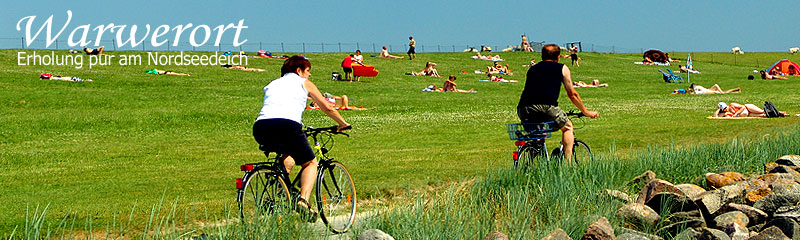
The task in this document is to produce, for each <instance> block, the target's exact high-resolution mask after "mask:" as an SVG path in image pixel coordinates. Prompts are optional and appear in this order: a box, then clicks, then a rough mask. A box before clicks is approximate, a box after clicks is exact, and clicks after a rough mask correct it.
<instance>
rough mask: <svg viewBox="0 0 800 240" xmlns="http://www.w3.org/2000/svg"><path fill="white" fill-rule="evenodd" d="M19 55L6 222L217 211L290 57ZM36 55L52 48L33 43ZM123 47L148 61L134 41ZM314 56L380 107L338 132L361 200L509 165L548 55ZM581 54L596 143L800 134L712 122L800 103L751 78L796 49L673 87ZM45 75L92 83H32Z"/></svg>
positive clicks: (11, 71) (625, 151)
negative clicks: (524, 97) (40, 216)
mask: <svg viewBox="0 0 800 240" xmlns="http://www.w3.org/2000/svg"><path fill="white" fill-rule="evenodd" d="M18 51H21V50H1V51H0V59H3V61H0V89H3V90H2V94H0V149H2V151H0V196H2V197H0V215H2V216H6V217H5V218H4V219H3V221H0V232H7V231H9V230H10V229H13V228H14V226H16V225H21V224H23V223H24V222H25V211H26V208H27V207H35V206H37V205H47V204H50V208H49V213H48V214H49V215H51V216H63V215H65V214H67V213H70V212H80V213H87V214H90V215H92V216H95V217H96V218H97V219H98V220H97V221H98V222H108V221H110V220H109V219H110V218H112V217H113V215H114V214H115V213H119V212H126V211H130V209H131V208H133V206H134V205H137V206H152V205H154V204H157V203H158V202H159V201H160V200H162V199H163V198H164V197H165V198H167V199H178V200H179V202H181V203H183V204H182V205H181V207H186V208H191V209H195V210H196V211H198V213H197V214H200V213H199V212H202V211H206V212H212V213H214V212H219V211H220V210H221V209H224V208H233V207H235V188H234V179H236V178H237V177H241V173H240V172H239V171H238V166H239V165H241V164H242V163H246V162H256V161H261V160H262V159H263V154H262V153H261V152H259V151H258V149H257V145H256V143H255V141H254V140H253V138H252V135H251V127H252V123H253V121H254V119H255V117H256V115H257V113H258V110H259V108H260V107H261V101H262V97H263V92H262V88H263V87H264V86H265V85H266V84H268V83H269V81H271V80H273V79H275V78H277V77H278V75H279V72H280V71H279V68H280V65H281V64H282V62H283V61H282V60H273V59H250V60H249V67H255V68H263V69H266V70H267V71H266V72H244V71H238V70H229V69H225V68H221V67H218V66H158V68H159V69H166V70H172V71H175V72H185V73H190V74H191V75H192V76H190V77H179V76H154V75H149V74H145V70H146V69H151V68H153V67H154V66H147V65H141V66H119V65H117V64H116V63H115V64H112V65H110V66H94V67H93V68H92V69H88V68H86V67H84V68H82V69H75V68H74V67H71V66H18V65H17V52H18ZM28 52H32V51H31V50H28ZM42 52H46V53H48V54H49V51H43V50H37V53H39V54H41V53H42ZM56 54H67V53H65V52H58V53H56ZM113 54H116V55H123V54H140V55H143V56H144V57H145V58H146V55H145V54H144V53H140V52H114V53H113ZM172 54H177V53H172ZM197 54H206V53H197ZM365 55H367V56H368V55H370V54H369V53H365ZM685 55H686V54H684V53H680V54H679V53H673V54H672V56H673V57H678V58H682V57H684V56H685ZM306 56H307V57H309V58H310V59H311V64H312V73H313V76H312V77H311V78H312V80H313V81H314V82H315V83H316V84H317V85H318V87H319V88H320V89H321V90H322V91H323V92H330V93H333V94H335V95H341V94H346V95H348V96H349V97H350V98H353V101H351V105H354V106H364V107H372V106H375V107H376V109H375V110H369V111H342V115H343V116H344V118H345V119H346V120H347V121H349V122H350V123H351V124H353V126H354V129H353V131H352V132H351V135H352V137H350V138H337V139H336V146H335V148H334V149H333V150H332V153H331V154H330V155H331V156H334V157H336V158H337V160H340V161H342V162H343V163H344V164H345V165H346V166H347V167H348V169H349V170H350V171H351V173H352V174H353V177H354V178H355V182H356V188H357V190H358V192H359V197H362V198H365V199H367V198H383V197H386V196H394V195H397V194H402V193H404V192H406V191H409V190H418V189H425V188H427V187H428V186H438V185H441V184H444V183H447V182H451V181H457V180H459V179H464V178H472V177H475V176H481V175H482V174H484V173H486V172H487V171H489V170H493V169H499V168H508V167H509V166H510V165H511V162H510V160H509V152H510V151H512V148H513V144H512V142H511V141H509V140H508V137H507V134H506V132H505V123H510V122H515V121H517V117H516V110H515V106H516V103H517V101H518V100H519V95H520V92H521V91H522V87H523V85H524V80H525V72H526V71H527V69H526V68H524V67H522V65H523V64H526V63H528V61H529V60H530V59H531V58H537V59H539V54H538V53H501V56H502V57H503V58H504V59H506V61H504V62H503V63H504V64H508V65H509V67H510V68H511V69H512V70H514V73H515V75H513V76H508V77H506V79H515V80H520V83H516V84H513V83H492V82H488V83H487V82H479V81H478V80H479V79H486V76H485V75H479V74H473V73H472V72H473V71H474V70H485V67H486V66H488V65H489V64H490V63H491V62H488V61H482V60H473V59H471V58H470V56H471V54H468V53H429V54H419V55H418V58H417V59H415V60H413V61H409V60H392V59H380V58H370V57H367V59H365V62H366V63H367V64H371V65H374V66H375V67H376V69H378V70H380V74H379V75H378V76H377V77H374V78H362V79H361V82H353V83H350V82H335V81H330V73H331V72H341V68H339V64H340V62H341V60H342V58H343V57H344V56H345V54H343V53H322V54H306ZM712 56H713V57H712ZM581 57H582V58H584V60H583V61H582V62H581V66H580V67H571V69H572V73H573V80H574V81H579V80H580V81H585V82H589V81H591V80H592V79H595V78H596V79H599V80H600V81H601V82H603V83H608V84H610V85H611V86H610V87H608V88H598V89H579V90H578V91H579V92H580V94H581V97H582V98H583V100H584V102H585V103H586V105H587V106H588V107H589V108H590V109H593V110H597V111H599V112H600V118H598V119H592V120H587V121H586V122H585V125H584V127H583V128H581V129H579V130H577V136H579V137H580V138H581V139H583V140H585V141H586V142H588V143H589V144H590V145H591V146H592V149H593V150H594V151H595V152H596V153H598V154H615V155H618V156H632V154H633V153H635V152H637V151H640V150H642V149H646V148H648V147H667V146H672V145H678V146H682V145H685V144H691V145H697V144H703V143H709V142H724V141H727V140H730V139H732V138H735V137H760V136H762V135H764V134H775V133H780V132H785V131H793V130H794V129H797V127H796V126H797V124H798V123H800V118H798V117H788V118H781V119H754V120H708V119H705V118H704V117H706V116H709V115H710V114H711V113H712V112H713V111H714V109H715V106H716V103H717V102H719V101H725V102H738V103H754V104H756V105H762V104H763V102H764V101H772V102H773V103H774V104H775V106H777V107H778V109H780V110H781V111H788V112H790V113H792V114H796V113H798V112H800V106H798V105H797V102H800V95H798V94H797V93H798V92H800V81H798V80H800V78H798V77H790V79H789V80H769V81H767V80H747V78H746V77H747V76H748V75H752V74H753V73H752V71H753V70H755V69H764V68H766V67H768V66H769V65H771V64H772V63H773V62H774V61H776V60H778V59H782V58H789V59H790V60H793V61H799V60H800V57H798V56H796V55H789V54H786V53H748V54H746V55H739V56H734V55H730V54H723V53H695V54H693V59H694V65H695V67H696V68H697V69H698V70H700V71H702V72H703V74H701V75H692V76H691V81H692V82H693V83H698V84H700V85H703V86H706V87H710V86H711V85H713V84H715V83H716V84H719V85H720V86H721V87H722V88H723V89H730V88H735V87H740V88H742V93H739V94H727V95H670V94H669V93H670V92H671V91H672V90H673V89H676V88H687V87H688V84H668V83H664V81H662V80H661V75H660V74H659V73H658V72H657V71H656V70H657V69H664V68H665V67H657V66H641V65H633V64H632V62H634V61H640V60H641V56H640V54H601V53H582V54H581ZM426 61H433V62H436V63H438V64H439V65H438V67H437V69H439V72H440V74H442V75H443V76H445V77H446V76H447V75H455V76H457V77H458V80H457V83H459V88H464V89H469V88H474V89H475V90H477V91H478V92H477V93H474V94H466V93H426V92H422V91H420V90H421V89H422V88H424V87H425V86H427V85H428V84H436V85H437V86H440V85H441V84H442V82H443V81H444V79H443V78H430V77H413V76H409V75H405V74H404V73H406V72H411V71H420V70H422V69H423V68H424V65H425V62H426ZM671 68H672V69H676V67H671ZM462 71H466V72H467V73H462ZM44 72H49V73H53V74H54V75H61V76H79V77H81V78H84V79H93V80H94V81H93V82H61V81H47V80H38V76H39V74H41V73H44ZM684 76H685V75H684ZM562 95H563V91H562ZM561 100H562V101H561V106H562V108H564V109H574V107H571V106H572V105H571V103H570V102H569V101H568V100H567V99H566V98H565V97H564V96H562V99H561ZM304 123H305V124H306V125H312V126H328V125H333V124H334V122H333V121H332V120H330V119H328V118H327V117H326V116H325V115H324V114H323V113H322V112H320V111H306V113H305V116H304ZM577 125H578V126H581V125H582V124H580V123H578V124H577ZM559 138H560V134H554V137H553V138H551V139H550V141H549V142H548V143H549V144H550V146H556V145H557V142H558V141H559V140H558V139H559ZM134 215H136V216H139V218H141V219H144V218H146V217H147V216H149V210H148V209H145V208H138V209H136V210H135V211H134Z"/></svg>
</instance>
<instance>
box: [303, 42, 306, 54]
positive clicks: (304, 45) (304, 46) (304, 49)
mask: <svg viewBox="0 0 800 240" xmlns="http://www.w3.org/2000/svg"><path fill="white" fill-rule="evenodd" d="M303 53H306V43H303Z"/></svg>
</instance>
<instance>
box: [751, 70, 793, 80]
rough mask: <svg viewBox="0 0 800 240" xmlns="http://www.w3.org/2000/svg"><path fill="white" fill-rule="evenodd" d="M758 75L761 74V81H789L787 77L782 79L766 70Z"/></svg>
mask: <svg viewBox="0 0 800 240" xmlns="http://www.w3.org/2000/svg"><path fill="white" fill-rule="evenodd" d="M758 73H761V79H788V78H786V77H781V76H778V75H772V74H769V73H767V72H765V71H764V70H761V71H759V72H758Z"/></svg>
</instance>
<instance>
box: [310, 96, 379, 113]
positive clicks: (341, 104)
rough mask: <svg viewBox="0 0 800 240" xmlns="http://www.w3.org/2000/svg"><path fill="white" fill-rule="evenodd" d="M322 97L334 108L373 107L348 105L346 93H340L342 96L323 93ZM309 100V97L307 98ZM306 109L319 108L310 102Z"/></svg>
mask: <svg viewBox="0 0 800 240" xmlns="http://www.w3.org/2000/svg"><path fill="white" fill-rule="evenodd" d="M322 97H324V98H325V100H326V101H327V102H328V103H329V104H330V106H331V107H335V108H336V110H370V109H375V107H372V108H364V107H351V106H350V98H348V97H347V95H344V94H342V96H335V95H333V94H330V93H323V94H322ZM308 99H309V100H311V98H310V97H309V98H308ZM308 109H319V106H317V104H316V103H315V102H311V105H310V106H309V108H308Z"/></svg>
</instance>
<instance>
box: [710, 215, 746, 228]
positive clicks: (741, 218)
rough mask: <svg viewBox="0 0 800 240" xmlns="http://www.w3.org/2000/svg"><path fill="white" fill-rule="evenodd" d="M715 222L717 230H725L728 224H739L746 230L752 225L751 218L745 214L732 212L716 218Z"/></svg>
mask: <svg viewBox="0 0 800 240" xmlns="http://www.w3.org/2000/svg"><path fill="white" fill-rule="evenodd" d="M714 222H715V223H716V225H717V228H724V227H725V226H728V224H738V225H739V226H741V227H743V228H744V227H747V225H748V224H750V218H749V217H747V214H744V213H743V212H739V211H732V212H726V213H723V214H720V215H719V216H717V217H715V218H714Z"/></svg>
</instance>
